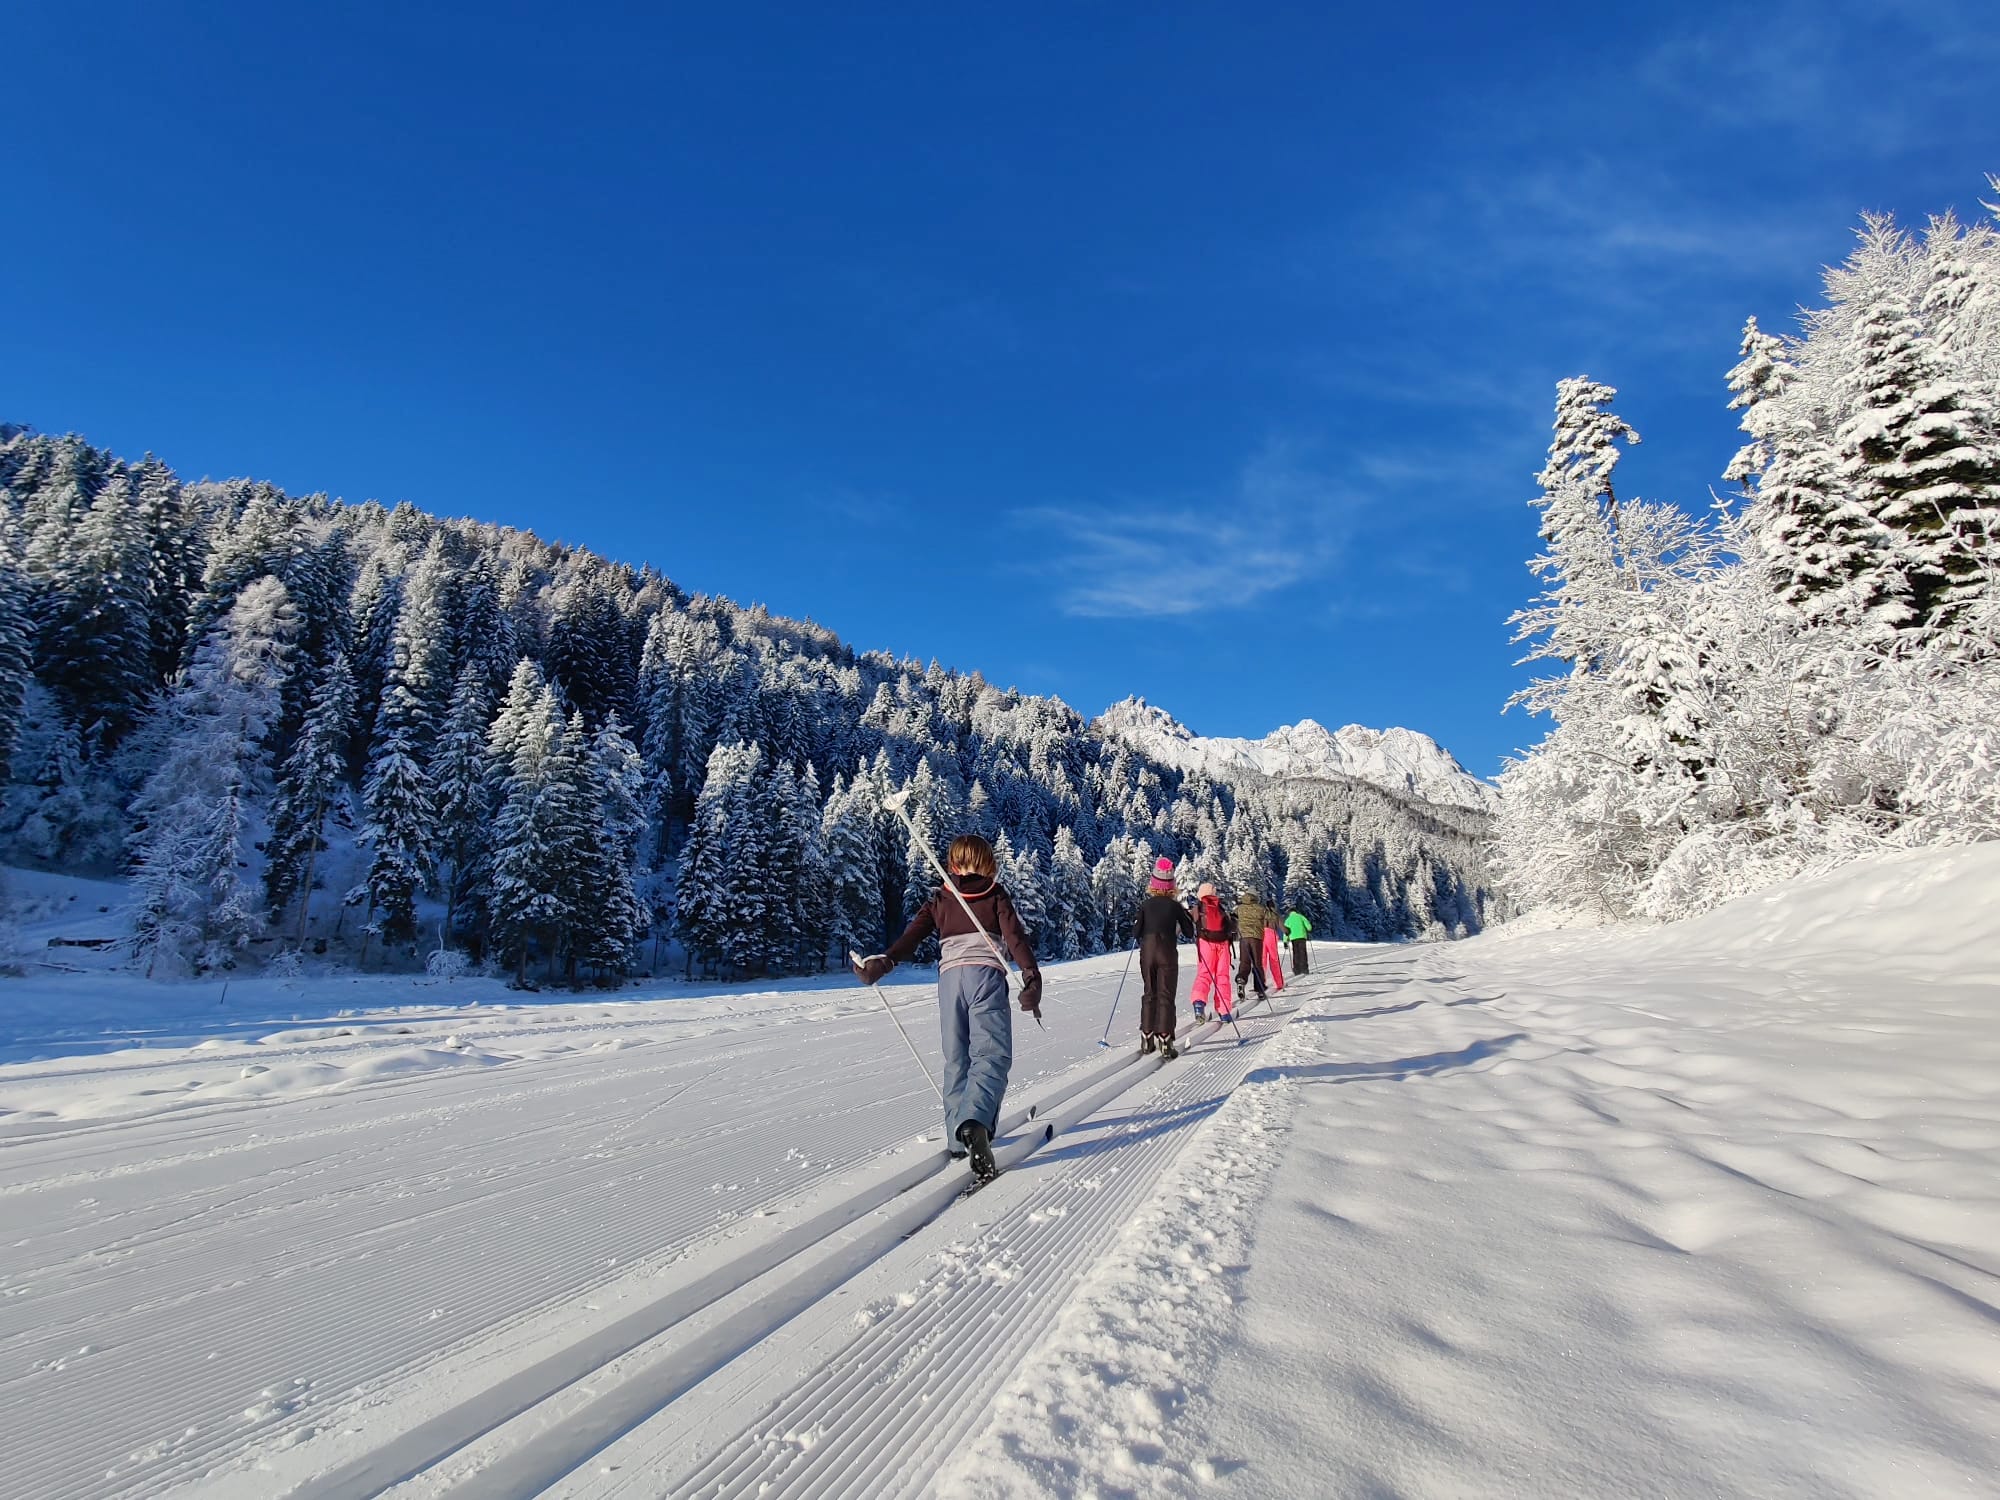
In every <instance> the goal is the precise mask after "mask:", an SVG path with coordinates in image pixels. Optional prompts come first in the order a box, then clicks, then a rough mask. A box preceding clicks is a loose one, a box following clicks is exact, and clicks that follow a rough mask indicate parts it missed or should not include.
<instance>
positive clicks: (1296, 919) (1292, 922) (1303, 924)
mask: <svg viewBox="0 0 2000 1500" xmlns="http://www.w3.org/2000/svg"><path fill="white" fill-rule="evenodd" d="M1312 930H1313V924H1312V923H1310V922H1308V921H1307V920H1306V919H1305V913H1303V912H1296V911H1295V912H1293V913H1292V914H1291V915H1290V916H1288V917H1286V918H1285V938H1286V940H1287V941H1289V942H1294V943H1296V942H1297V941H1298V940H1299V939H1300V938H1302V937H1304V936H1305V935H1306V934H1307V933H1309V932H1311V931H1312Z"/></svg>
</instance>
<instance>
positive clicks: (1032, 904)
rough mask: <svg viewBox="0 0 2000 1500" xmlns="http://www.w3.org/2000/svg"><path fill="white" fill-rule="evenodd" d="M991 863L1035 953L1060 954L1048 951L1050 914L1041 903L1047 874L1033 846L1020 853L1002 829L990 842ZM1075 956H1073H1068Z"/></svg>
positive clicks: (1051, 955) (1054, 955) (1046, 956)
mask: <svg viewBox="0 0 2000 1500" xmlns="http://www.w3.org/2000/svg"><path fill="white" fill-rule="evenodd" d="M993 865H994V869H995V872H996V873H997V875H998V878H999V881H1000V884H1002V885H1003V886H1005V887H1006V888H1007V895H1008V898H1009V899H1010V900H1012V901H1013V903H1014V911H1015V913H1016V914H1017V915H1018V916H1019V917H1020V919H1021V925H1022V926H1023V927H1025V928H1026V929H1027V930H1028V937H1029V939H1030V940H1031V941H1032V942H1033V943H1034V945H1035V951H1036V953H1037V955H1038V956H1040V957H1043V958H1055V957H1058V956H1059V955H1057V954H1055V953H1054V952H1053V951H1051V950H1050V949H1049V947H1048V944H1047V937H1046V934H1047V932H1048V925H1049V914H1048V907H1047V906H1046V905H1045V904H1044V901H1043V893H1044V892H1045V891H1046V889H1047V887H1048V873H1047V872H1046V871H1045V870H1043V868H1042V862H1041V860H1040V859H1039V858H1037V857H1036V854H1035V851H1034V850H1033V849H1030V850H1028V851H1027V852H1026V853H1022V852H1021V851H1020V850H1018V849H1016V848H1015V847H1014V841H1013V840H1012V839H1010V838H1008V837H1007V833H1006V830H1005V829H1002V830H1001V832H1000V835H999V837H998V838H997V839H996V841H995V842H994V845H993ZM1070 956H1072V957H1073V956H1074V955H1070Z"/></svg>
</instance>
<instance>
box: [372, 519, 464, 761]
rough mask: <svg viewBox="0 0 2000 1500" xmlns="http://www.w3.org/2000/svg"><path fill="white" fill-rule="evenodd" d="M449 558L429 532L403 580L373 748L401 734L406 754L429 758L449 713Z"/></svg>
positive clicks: (440, 538) (378, 747)
mask: <svg viewBox="0 0 2000 1500" xmlns="http://www.w3.org/2000/svg"><path fill="white" fill-rule="evenodd" d="M451 579H452V568H451V563H450V560H449V559H448V558H447V557H446V555H445V548H444V538H443V536H442V535H438V536H433V537H432V538H431V540H430V545H429V546H427V547H426V548H425V549H424V555H423V557H422V558H421V559H420V560H419V561H418V563H417V565H416V567H414V568H413V569H411V570H410V572H409V574H408V575H407V577H406V578H405V579H404V582H403V588H402V597H401V600H400V603H399V604H398V606H397V610H396V621H395V626H394V628H393V629H392V630H391V631H390V634H389V657H388V661H387V663H386V664H385V669H384V673H383V682H382V710H381V712H380V714H379V715H377V717H376V720H375V736H376V749H377V754H378V755H379V754H380V752H381V749H382V747H383V746H384V745H385V744H386V743H387V741H388V740H389V739H390V738H391V737H393V736H400V737H401V739H402V742H403V745H404V747H405V749H406V751H407V753H409V754H411V755H413V756H415V757H416V758H417V760H418V761H419V762H424V761H428V760H429V758H430V752H431V742H432V741H433V740H434V739H435V738H436V737H437V732H438V728H439V726H440V725H441V724H443V722H444V718H445V715H446V713H447V712H448V711H449V705H450V699H451V693H452V690H453V683H452V679H451V677H450V675H449V674H450V671H451V665H450V663H451V628H450V612H451V599H450V591H451Z"/></svg>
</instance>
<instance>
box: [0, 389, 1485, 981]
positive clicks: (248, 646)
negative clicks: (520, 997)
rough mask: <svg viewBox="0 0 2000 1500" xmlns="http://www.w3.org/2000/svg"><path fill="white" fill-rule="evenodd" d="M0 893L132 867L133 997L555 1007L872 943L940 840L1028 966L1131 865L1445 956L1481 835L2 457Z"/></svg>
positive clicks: (287, 502) (274, 520)
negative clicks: (297, 960)
mask: <svg viewBox="0 0 2000 1500" xmlns="http://www.w3.org/2000/svg"><path fill="white" fill-rule="evenodd" d="M0 500H4V503H0V780H3V781H4V783H5V787H6V792H5V802H4V806H3V807H0V858H4V859H5V860H7V861H10V862H13V863H17V864H30V865H39V866H42V867H47V868H62V869H65V870H71V871H78V870H81V871H88V872H97V873H118V872H129V873H130V875H131V877H132V881H133V892H134V896H133V905H134V911H133V944H134V947H135V951H136V953H137V955H138V958H139V961H140V962H142V963H143V964H144V966H145V967H146V968H147V969H148V970H149V971H151V972H154V973H185V972H200V971H204V970H207V969H211V968H214V967H216V966H219V965H224V966H226V965H230V964H234V963H237V962H241V961H243V960H244V959H245V957H246V956H259V955H261V956H279V955H286V954H291V953H297V952H299V951H301V950H305V951H309V952H315V953H319V952H324V953H331V954H332V955H333V956H334V957H351V958H357V959H361V960H365V961H367V962H370V963H376V964H404V965H407V964H411V963H414V962H417V961H419V960H420V959H422V958H423V956H424V955H425V954H426V953H430V954H434V955H435V954H440V953H443V954H448V955H449V954H463V955H465V956H466V957H467V959H468V960H470V961H475V962H476V961H490V962H492V963H494V964H495V965H497V966H500V967H502V968H504V970H505V971H507V972H510V973H512V974H514V975H515V976H517V977H519V978H524V979H525V978H527V977H529V976H530V974H531V973H533V974H547V975H553V976H555V977H557V978H561V979H567V980H569V981H571V982H577V981H582V980H587V979H594V978H608V977H615V976H618V975H621V974H624V973H626V972H629V971H630V970H632V969H633V968H634V967H649V966H652V965H655V964H657V963H659V962H662V961H664V959H665V956H666V954H667V952H668V949H669V946H670V945H671V946H673V947H678V948H679V950H680V951H681V952H682V954H684V955H685V961H686V962H687V963H688V964H689V965H695V964H699V965H701V966H703V967H704V968H705V969H707V970H710V971H714V972H765V973H770V972H792V971H801V970H812V969H817V968H819V967H821V966H823V965H824V964H825V963H826V961H827V960H828V958H829V955H837V954H839V953H841V952H843V951H844V950H845V949H846V948H847V947H849V946H853V947H859V948H863V949H867V950H872V949H875V948H879V947H880V946H881V945H882V943H883V940H884V936H885V934H887V933H889V932H891V931H892V930H895V929H897V928H898V927H899V926H900V924H901V923H902V922H903V921H904V919H905V917H906V916H907V915H908V913H909V912H910V911H912V910H913V909H914V906H915V905H916V904H917V903H918V902H919V901H920V900H921V899H922V897H923V895H924V894H925V893H926V888H927V876H926V873H925V868H924V865H923V863H922V860H921V858H920V857H917V856H916V855H915V854H914V852H913V849H912V846H911V844H910V841H909V838H908V836H907V834H906V833H905V832H904V831H903V829H902V827H901V825H900V823H897V822H895V821H894V820H893V819H890V818H886V817H885V816H884V814H883V811H882V805H881V799H882V797H883V796H884V795H885V794H887V793H888V792H891V791H894V790H898V789H901V788H903V787H906V786H909V787H913V788H914V792H915V795H914V797H913V799H912V803H911V807H912V811H913V813H914V815H915V817H916V819H917V822H918V826H919V828H920V830H921V831H922V832H923V833H924V835H925V836H927V837H935V838H939V839H942V838H945V837H947V836H949V835H950V834H952V833H954V832H956V831H959V830H962V829H970V830H974V831H978V832H982V833H984V834H986V835H987V836H988V837H989V838H991V839H992V840H993V841H994V843H995V844H996V847H997V848H998V849H999V850H1000V854H1001V858H1002V861H1003V863H1004V864H1005V867H1006V868H1005V871H1004V875H1003V878H1004V879H1005V880H1006V883H1007V884H1008V887H1009V889H1010V890H1012V891H1014V892H1015V893H1016V894H1017V899H1018V901H1019V904H1020V905H1021V907H1022V910H1023V912H1024V914H1026V915H1027V916H1028V918H1029V920H1030V922H1031V923H1033V924H1036V925H1038V926H1039V929H1040V931H1039V933H1038V940H1039V941H1040V942H1041V943H1042V944H1043V945H1044V947H1045V949H1046V951H1048V952H1049V953H1051V954H1052V955H1053V956H1056V957H1067V956H1073V955H1081V954H1087V953H1093V952H1099V951H1102V950H1104V949H1105V948H1107V947H1109V946H1112V945H1114V944H1116V943H1118V942H1120V941H1122V930H1123V927H1122V924H1123V923H1124V921H1125V920H1126V917H1127V915H1128V914H1129V910H1130V908H1131V907H1132V906H1133V905H1135V904H1136V901H1137V899H1138V893H1140V892H1141V891H1142V890H1143V886H1144V882H1145V878H1146V872H1147V869H1148V867H1149V866H1150V864H1151V862H1152V860H1153V859H1154V858H1155V857H1156V856H1157V855H1159V854H1163V853H1164V854H1168V855H1171V856H1173V857H1175V858H1176V859H1179V860H1182V861H1185V862H1186V863H1187V865H1188V868H1189V870H1190V873H1191V874H1192V873H1201V874H1205V875H1209V876H1212V877H1214V878H1218V879H1223V880H1226V881H1229V882H1230V883H1232V884H1233V885H1235V886H1237V887H1239V888H1244V889H1248V888H1251V887H1261V888H1263V889H1264V890H1266V891H1267V892H1269V893H1271V894H1272V895H1273V896H1282V898H1283V899H1285V900H1287V901H1290V902H1293V903H1295V904H1297V905H1298V906H1300V908H1301V909H1303V910H1304V911H1305V912H1306V913H1307V915H1308V916H1310V917H1311V918H1312V920H1313V921H1314V923H1315V925H1316V928H1318V930H1321V931H1324V932H1327V933H1329V934H1333V935H1345V936H1351V937H1361V938H1395V937H1406V936H1407V937H1415V936H1432V937H1436V936H1448V935H1452V934H1458V933H1465V932H1470V931H1475V930H1477V929H1478V928H1479V927H1480V926H1481V925H1482V923H1483V922H1484V921H1485V920H1486V918H1487V915H1488V906H1489V903H1490V901H1491V900H1492V895H1491V892H1490V891H1489V889H1488V881H1487V878H1486V876H1485V874H1484V869H1485V863H1484V861H1485V854H1484V845H1483V834H1484V829H1485V825H1484V820H1483V819H1482V818H1481V817H1479V816H1478V815H1476V814H1470V813H1465V812H1463V811H1462V810H1458V809H1447V808H1434V807H1431V806H1429V805H1428V804H1424V803H1419V802H1413V801H1410V800H1407V799H1402V798H1398V797H1396V796H1393V795H1391V794H1389V793H1386V792H1382V791H1380V790H1378V789H1375V788H1372V787H1368V786H1365V785H1362V784H1359V783H1333V782H1323V783H1311V784H1304V783H1301V784H1281V783H1266V782H1262V781H1260V780H1258V779H1256V778H1246V779H1244V780H1241V781H1229V782H1223V781H1215V780H1211V779H1208V778H1206V777H1203V776H1183V775H1182V774H1181V773H1179V772H1177V771H1175V770H1173V769H1172V768H1170V767H1167V766H1164V765H1160V764H1156V763H1154V762H1152V761H1150V760H1148V759H1147V758H1146V757H1145V756H1143V755H1140V754H1138V753H1136V752H1134V751H1133V750H1132V749H1131V748H1130V747H1128V746H1125V745H1123V744H1121V743H1118V742H1115V741H1114V740H1111V739H1107V738H1106V737H1104V736H1102V735H1099V734H1097V733H1095V732H1093V731H1092V730H1091V729H1090V727H1089V726H1088V725H1087V724H1086V722H1085V721H1084V720H1083V719H1082V718H1081V717H1080V716H1079V715H1077V714H1076V713H1075V712H1074V711H1073V710H1071V709H1070V708H1069V707H1067V706H1066V705H1065V704H1063V703H1061V702H1060V701H1059V700H1056V699H1053V698H1043V697H1034V696H1030V695H1026V694H1022V693H1019V692H1014V691H1011V690H1002V689H998V688H995V687H993V686H991V685H990V684H988V683H987V682H985V681H984V680H983V679H982V678H981V677H979V676H978V675H977V674H976V673H975V674H969V675H968V674H963V673H958V672H950V671H946V670H944V669H943V668H941V667H939V666H938V665H937V664H936V663H931V664H929V665H928V666H926V665H923V664H920V663H917V662H914V661H907V660H898V659H895V658H892V657H889V656H886V655H882V654H879V653H856V652H855V651H853V650H851V649H849V648H848V647H847V646H845V645H843V644H842V643H841V642H840V641H839V640H838V639H837V638H836V637H834V636H833V635H832V634H831V633H830V632H828V631H826V630H824V629H822V628H820V627H818V626H816V625H813V624H810V623H803V622H799V621H794V620H787V619H783V618H780V617H777V616H774V615H772V614H770V613H769V612H768V611H766V610H765V609H763V608H762V607H761V606H758V607H751V608H741V607H738V606H736V605H734V604H732V603H730V602H729V601H727V600H723V599H717V598H711V597H706V596H702V595H688V594H686V593H684V592H683V591H682V590H680V589H678V588H676V587H675V586H674V585H673V584H672V583H670V582H669V581H668V580H667V579H665V578H663V577H662V576H660V575H659V574H658V573H656V572H654V571H653V570H651V569H649V568H634V567H629V566H624V565H620V564H616V563H613V562H610V561H607V560H606V559H603V558H601V557H598V556H596V555H595V554H593V553H591V552H588V551H585V550H581V549H575V548H569V547H564V546H560V545H555V544H551V543H547V542H544V541H541V540H540V539H538V538H536V537H534V536H533V535H531V534H528V533H525V532H521V531H517V530H512V529H509V528H504V527H499V526H494V525H489V524H482V523H478V522H473V521H469V520H446V519H440V518H436V517H433V516H430V515H427V514H425V513H423V512H421V511H419V510H417V509H416V508H415V507H413V506H411V505H408V504H404V505H398V506H396V507H395V508H393V509H389V508H385V507H383V506H381V505H379V504H376V503H373V502H370V503H366V504H346V503H342V502H338V501H333V500H329V499H327V498H326V497H324V496H306V497H294V496H290V495H287V494H285V493H283V492H281V491H279V490H277V489H275V488H273V487H272V486H270V485H268V484H263V483H258V482H255V481H247V480H230V481H225V482H208V481H202V482H195V483H188V482H183V481H182V480H181V479H180V478H178V477H177V476H176V475H175V474H174V473H173V471H172V470H171V469H169V468H168V467H167V466H166V465H165V464H163V463H161V462H160V461H159V460H157V459H155V458H152V457H150V456H148V457H147V458H145V459H143V460H141V461H139V462H137V463H126V462H122V461H120V460H119V459H117V458H116V457H115V456H113V455H112V454H110V453H107V452H105V451H103V450H100V449H97V448H94V447H92V446H91V445H90V444H88V443H87V442H85V441H84V440H82V439H81V438H78V437H75V436H65V437H47V436H43V435H39V434H36V433H33V432H30V431H27V430H25V429H20V428H6V429H0Z"/></svg>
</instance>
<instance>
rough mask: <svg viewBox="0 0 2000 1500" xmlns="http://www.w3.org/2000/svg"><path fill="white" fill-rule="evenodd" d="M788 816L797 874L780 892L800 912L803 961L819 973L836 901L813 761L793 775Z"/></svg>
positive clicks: (822, 967)
mask: <svg viewBox="0 0 2000 1500" xmlns="http://www.w3.org/2000/svg"><path fill="white" fill-rule="evenodd" d="M788 816H789V819H790V823H791V829H792V832H791V845H792V849H793V851H794V858H795V859H796V860H797V876H796V879H795V883H794V884H793V886H792V887H791V890H790V892H789V893H787V892H783V891H781V892H780V893H779V895H780V897H781V899H782V898H784V897H785V896H786V895H787V894H789V898H790V900H791V901H792V903H793V905H794V908H795V910H796V912H797V926H798V933H799V943H800V960H801V962H802V964H803V966H804V968H805V969H806V971H807V972H809V973H818V972H820V971H821V970H823V969H824V968H825V967H826V953H827V943H828V940H829V938H830V936H831V934H832V930H833V925H834V919H833V905H834V902H833V890H832V886H831V884H830V882H829V881H828V878H827V874H828V865H827V856H826V845H825V843H824V841H823V840H822V838H821V836H820V797H819V772H817V771H815V770H814V769H813V768H812V765H811V764H810V763H805V764H802V765H801V766H800V767H799V770H798V774H797V775H796V776H795V777H794V778H793V786H792V800H791V806H790V809H789V813H788ZM843 951H845V950H843Z"/></svg>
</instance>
